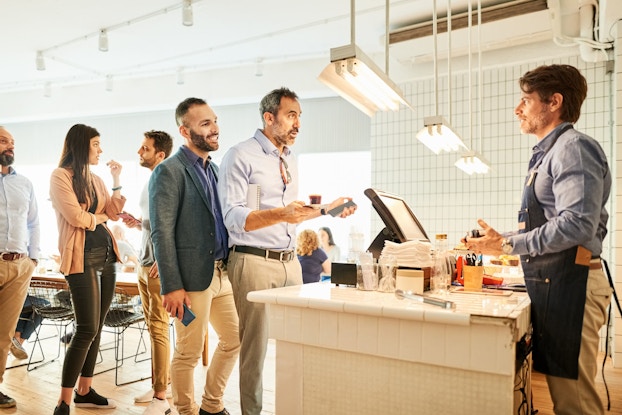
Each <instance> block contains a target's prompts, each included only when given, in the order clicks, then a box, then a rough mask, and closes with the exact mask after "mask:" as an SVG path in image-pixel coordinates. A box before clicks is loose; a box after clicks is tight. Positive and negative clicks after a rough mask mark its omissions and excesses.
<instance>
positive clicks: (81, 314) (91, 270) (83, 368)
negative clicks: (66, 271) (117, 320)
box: [61, 247, 117, 388]
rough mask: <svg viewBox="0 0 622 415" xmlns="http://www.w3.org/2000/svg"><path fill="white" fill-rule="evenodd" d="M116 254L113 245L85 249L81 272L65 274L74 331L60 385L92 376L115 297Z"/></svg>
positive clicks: (67, 386)
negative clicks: (73, 320) (74, 321)
mask: <svg viewBox="0 0 622 415" xmlns="http://www.w3.org/2000/svg"><path fill="white" fill-rule="evenodd" d="M116 262H117V257H116V255H115V253H114V250H113V249H112V247H105V248H93V249H91V250H90V251H85V252H84V273H82V274H71V275H67V276H66V277H65V279H66V280H67V282H68V283H69V290H70V291H71V299H72V302H73V312H74V315H75V319H76V331H75V333H74V335H73V338H72V339H71V343H70V344H69V347H68V348H67V353H66V354H65V362H64V364H63V374H62V383H61V386H62V387H63V388H73V387H74V386H75V384H76V381H77V380H78V376H79V375H80V376H83V377H87V378H88V377H93V371H94V369H95V363H96V361H97V353H98V351H99V341H100V338H101V332H102V327H103V326H104V319H105V317H106V314H107V313H108V309H109V308H110V303H111V302H112V298H113V296H114V287H115V283H116V277H117V276H116V269H115V263H116Z"/></svg>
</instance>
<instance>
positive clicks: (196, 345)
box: [171, 263, 240, 415]
mask: <svg viewBox="0 0 622 415" xmlns="http://www.w3.org/2000/svg"><path fill="white" fill-rule="evenodd" d="M217 264H220V265H215V266H214V276H213V278H212V283H211V284H210V286H209V288H208V289H207V290H204V291H188V293H187V294H188V296H189V297H190V301H191V303H192V311H193V312H194V314H195V315H196V318H195V319H194V321H192V322H191V323H190V324H188V326H184V325H183V324H182V323H181V322H180V321H179V320H178V319H175V332H176V335H177V338H176V341H175V352H174V353H173V361H172V362H171V381H172V382H171V384H172V388H173V402H174V403H175V406H176V407H177V410H178V411H179V413H180V415H196V414H197V413H198V412H199V408H198V407H197V405H196V403H195V402H194V368H195V367H196V365H197V363H198V361H199V359H200V358H201V353H202V352H203V343H204V341H205V335H206V334H207V326H208V323H210V324H211V325H212V327H213V328H214V330H215V331H216V333H217V334H218V340H219V341H218V345H217V346H216V351H215V352H214V355H213V356H212V358H211V359H210V365H209V368H208V369H207V374H206V377H205V389H204V391H203V399H202V402H201V408H202V409H203V410H204V411H207V412H220V411H222V410H223V408H224V403H223V395H224V393H225V387H226V386H227V380H229V376H230V375H231V372H232V371H233V367H234V366H235V362H236V360H237V358H238V354H239V353H240V337H239V333H238V314H237V312H236V309H235V303H234V302H233V293H232V291H231V283H230V282H229V278H228V277H227V272H226V271H224V270H223V268H222V263H217Z"/></svg>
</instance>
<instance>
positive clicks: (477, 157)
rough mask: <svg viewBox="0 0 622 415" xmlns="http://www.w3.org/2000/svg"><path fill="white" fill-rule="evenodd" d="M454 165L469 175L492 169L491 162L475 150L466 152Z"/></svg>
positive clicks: (483, 172)
mask: <svg viewBox="0 0 622 415" xmlns="http://www.w3.org/2000/svg"><path fill="white" fill-rule="evenodd" d="M454 165H455V166H456V167H457V168H459V169H460V170H462V171H463V172H465V173H466V174H468V175H472V174H473V173H476V174H486V173H488V172H489V171H490V163H488V160H486V159H485V158H484V156H482V155H481V154H479V153H477V152H475V151H469V152H467V153H464V154H463V155H462V157H460V158H459V159H458V161H456V162H455V163H454Z"/></svg>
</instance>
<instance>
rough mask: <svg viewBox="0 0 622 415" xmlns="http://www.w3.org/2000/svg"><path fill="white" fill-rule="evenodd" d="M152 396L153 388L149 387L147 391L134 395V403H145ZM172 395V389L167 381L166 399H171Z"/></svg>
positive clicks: (149, 400)
mask: <svg viewBox="0 0 622 415" xmlns="http://www.w3.org/2000/svg"><path fill="white" fill-rule="evenodd" d="M153 396H154V391H153V389H149V390H148V391H147V392H145V393H143V394H142V395H139V396H134V402H135V403H147V402H151V400H152V399H153ZM172 397H173V390H172V389H171V384H170V383H169V384H168V386H167V387H166V399H171V398H172Z"/></svg>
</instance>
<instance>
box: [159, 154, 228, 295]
mask: <svg viewBox="0 0 622 415" xmlns="http://www.w3.org/2000/svg"><path fill="white" fill-rule="evenodd" d="M210 167H211V168H212V169H213V171H214V175H215V176H216V177H218V169H217V168H216V166H215V165H213V164H212V163H210ZM149 218H150V221H151V239H152V241H153V247H154V251H155V257H156V261H157V263H158V270H159V272H160V281H161V285H162V294H167V293H169V292H171V291H175V290H179V289H180V288H183V289H184V290H186V291H203V290H205V289H207V288H208V287H209V286H210V284H211V282H212V275H213V273H214V250H215V247H216V236H215V232H216V224H215V219H214V215H213V214H212V206H211V204H210V201H209V199H208V198H207V195H206V194H205V192H204V190H203V185H202V184H201V180H200V179H199V177H198V175H197V173H196V171H195V170H194V167H193V166H192V165H191V164H190V160H188V158H187V157H186V155H185V154H184V153H183V151H182V150H178V151H177V153H175V154H174V155H173V156H171V157H169V158H168V159H166V160H164V161H163V162H162V163H160V164H158V166H157V167H156V168H155V169H154V170H153V173H152V174H151V178H150V180H149Z"/></svg>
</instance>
